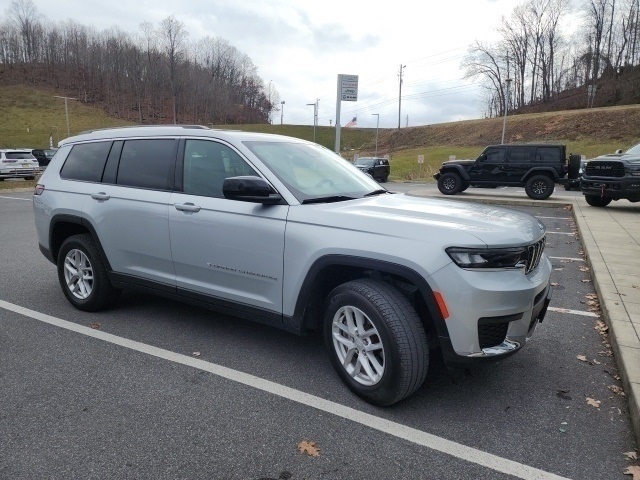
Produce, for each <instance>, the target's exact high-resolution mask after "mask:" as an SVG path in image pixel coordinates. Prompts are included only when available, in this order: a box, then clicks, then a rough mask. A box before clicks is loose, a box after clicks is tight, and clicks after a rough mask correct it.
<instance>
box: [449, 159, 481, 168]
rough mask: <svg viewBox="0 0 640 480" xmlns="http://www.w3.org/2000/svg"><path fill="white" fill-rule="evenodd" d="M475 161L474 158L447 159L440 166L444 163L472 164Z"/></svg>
mask: <svg viewBox="0 0 640 480" xmlns="http://www.w3.org/2000/svg"><path fill="white" fill-rule="evenodd" d="M474 163H476V161H475V159H474V160H471V159H466V160H447V161H446V162H442V166H443V167H444V166H446V165H473V164H474Z"/></svg>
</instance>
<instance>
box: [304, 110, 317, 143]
mask: <svg viewBox="0 0 640 480" xmlns="http://www.w3.org/2000/svg"><path fill="white" fill-rule="evenodd" d="M307 105H309V106H313V141H314V142H315V141H316V124H317V123H318V100H316V102H315V103H307Z"/></svg>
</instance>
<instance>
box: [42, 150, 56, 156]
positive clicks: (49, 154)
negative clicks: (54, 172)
mask: <svg viewBox="0 0 640 480" xmlns="http://www.w3.org/2000/svg"><path fill="white" fill-rule="evenodd" d="M55 153H56V151H55V150H45V151H44V155H45V156H46V157H47V158H53V156H54V155H55Z"/></svg>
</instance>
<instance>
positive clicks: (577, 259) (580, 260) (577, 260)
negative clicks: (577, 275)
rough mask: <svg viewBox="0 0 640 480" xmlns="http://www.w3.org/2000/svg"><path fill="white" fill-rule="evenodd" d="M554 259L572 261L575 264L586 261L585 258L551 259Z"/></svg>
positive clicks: (555, 258)
mask: <svg viewBox="0 0 640 480" xmlns="http://www.w3.org/2000/svg"><path fill="white" fill-rule="evenodd" d="M549 258H552V259H553V260H572V261H574V262H584V261H585V259H584V258H572V257H549Z"/></svg>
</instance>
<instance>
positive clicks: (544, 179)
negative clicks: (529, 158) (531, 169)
mask: <svg viewBox="0 0 640 480" xmlns="http://www.w3.org/2000/svg"><path fill="white" fill-rule="evenodd" d="M553 187H554V182H553V180H552V179H551V178H549V177H548V176H546V175H534V176H533V177H531V178H530V179H529V180H527V183H526V184H525V186H524V190H525V192H527V195H528V196H529V198H533V199H534V200H545V199H546V198H549V197H550V196H551V194H552V193H553Z"/></svg>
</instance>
